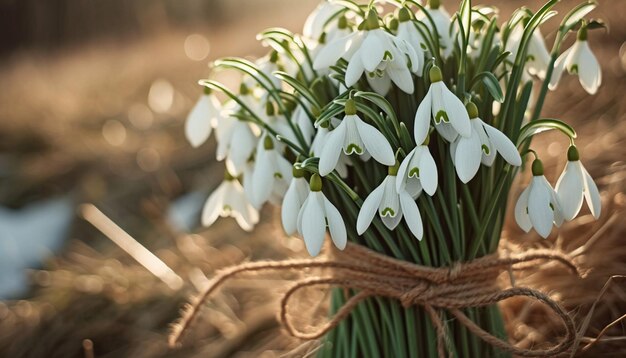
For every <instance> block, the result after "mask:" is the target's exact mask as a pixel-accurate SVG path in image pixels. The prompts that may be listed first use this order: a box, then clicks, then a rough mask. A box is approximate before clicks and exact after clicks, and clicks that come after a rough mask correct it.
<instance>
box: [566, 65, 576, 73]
mask: <svg viewBox="0 0 626 358" xmlns="http://www.w3.org/2000/svg"><path fill="white" fill-rule="evenodd" d="M567 70H568V71H569V73H570V74H572V75H577V74H578V65H571V66H570V68H568V69H567Z"/></svg>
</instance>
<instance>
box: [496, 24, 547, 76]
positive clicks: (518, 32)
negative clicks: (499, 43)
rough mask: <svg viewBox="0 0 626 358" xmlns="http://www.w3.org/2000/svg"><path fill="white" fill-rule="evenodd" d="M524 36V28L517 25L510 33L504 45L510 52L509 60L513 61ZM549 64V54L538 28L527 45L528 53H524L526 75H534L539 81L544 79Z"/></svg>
mask: <svg viewBox="0 0 626 358" xmlns="http://www.w3.org/2000/svg"><path fill="white" fill-rule="evenodd" d="M523 35H524V26H523V25H522V24H519V25H518V26H517V27H515V29H514V30H513V31H512V32H511V35H510V36H509V39H508V41H507V44H506V50H507V51H510V52H511V56H510V58H511V59H513V60H515V58H516V57H517V52H518V51H519V47H520V45H521V41H522V36H523ZM549 64H550V53H549V52H548V49H547V48H546V43H545V41H544V39H543V35H542V34H541V31H539V28H537V29H535V31H534V32H533V34H532V36H531V37H530V42H529V43H528V51H527V53H526V68H527V70H528V73H530V74H531V75H536V76H537V77H539V78H540V79H542V80H543V79H545V78H546V71H547V70H548V65H549Z"/></svg>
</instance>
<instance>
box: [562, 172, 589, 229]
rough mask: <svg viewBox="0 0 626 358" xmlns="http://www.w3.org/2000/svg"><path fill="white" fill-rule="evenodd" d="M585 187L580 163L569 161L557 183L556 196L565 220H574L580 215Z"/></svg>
mask: <svg viewBox="0 0 626 358" xmlns="http://www.w3.org/2000/svg"><path fill="white" fill-rule="evenodd" d="M583 185H584V184H583V172H582V170H581V167H580V161H575V162H570V161H568V162H567V164H565V169H564V170H563V173H561V176H560V177H559V180H557V182H556V194H557V197H558V199H559V202H560V203H561V210H562V212H563V217H564V218H565V220H568V221H569V220H572V219H573V218H574V217H576V215H578V212H579V211H580V208H581V207H582V205H583Z"/></svg>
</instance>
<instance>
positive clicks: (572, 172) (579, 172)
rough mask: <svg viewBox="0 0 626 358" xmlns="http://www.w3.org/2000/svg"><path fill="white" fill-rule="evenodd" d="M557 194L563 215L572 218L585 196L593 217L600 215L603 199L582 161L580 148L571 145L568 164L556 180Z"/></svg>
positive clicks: (580, 206)
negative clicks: (579, 152)
mask: <svg viewBox="0 0 626 358" xmlns="http://www.w3.org/2000/svg"><path fill="white" fill-rule="evenodd" d="M556 194H557V196H558V198H559V201H560V203H561V209H562V210H563V217H564V218H565V220H572V219H573V218H574V217H576V215H578V212H579V211H580V209H581V208H582V205H583V198H584V199H585V201H586V202H587V206H589V210H590V211H591V214H592V215H593V217H595V218H596V219H598V218H599V217H600V211H601V210H600V209H601V207H602V200H601V199H600V192H599V191H598V187H597V186H596V183H594V181H593V178H592V177H591V175H589V173H588V172H587V170H586V169H585V167H584V166H583V165H582V163H581V162H580V157H579V154H578V150H577V149H576V147H575V146H570V148H569V150H568V151H567V164H566V165H565V169H564V170H563V173H562V174H561V176H560V177H559V180H558V181H557V182H556Z"/></svg>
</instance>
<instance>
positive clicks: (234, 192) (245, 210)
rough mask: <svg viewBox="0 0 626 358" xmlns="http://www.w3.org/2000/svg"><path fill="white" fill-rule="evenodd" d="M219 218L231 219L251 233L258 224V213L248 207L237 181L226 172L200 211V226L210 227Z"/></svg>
mask: <svg viewBox="0 0 626 358" xmlns="http://www.w3.org/2000/svg"><path fill="white" fill-rule="evenodd" d="M219 216H221V217H228V216H230V217H233V218H235V220H236V221H237V224H239V226H241V228H242V229H244V230H246V231H251V230H252V229H253V228H254V225H255V224H256V223H258V222H259V213H258V211H257V210H256V209H255V208H254V207H252V205H250V203H249V202H248V200H247V199H246V195H245V194H244V191H243V187H242V186H241V184H239V181H238V180H237V179H236V178H235V177H233V176H232V175H231V174H230V173H229V172H228V171H226V173H225V174H224V181H223V182H222V184H220V186H219V187H217V189H216V190H215V191H214V192H213V193H212V194H211V196H209V198H208V199H207V201H206V203H205V204H204V208H203V209H202V225H204V226H210V225H211V224H213V223H214V222H215V220H217V218H218V217H219Z"/></svg>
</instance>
